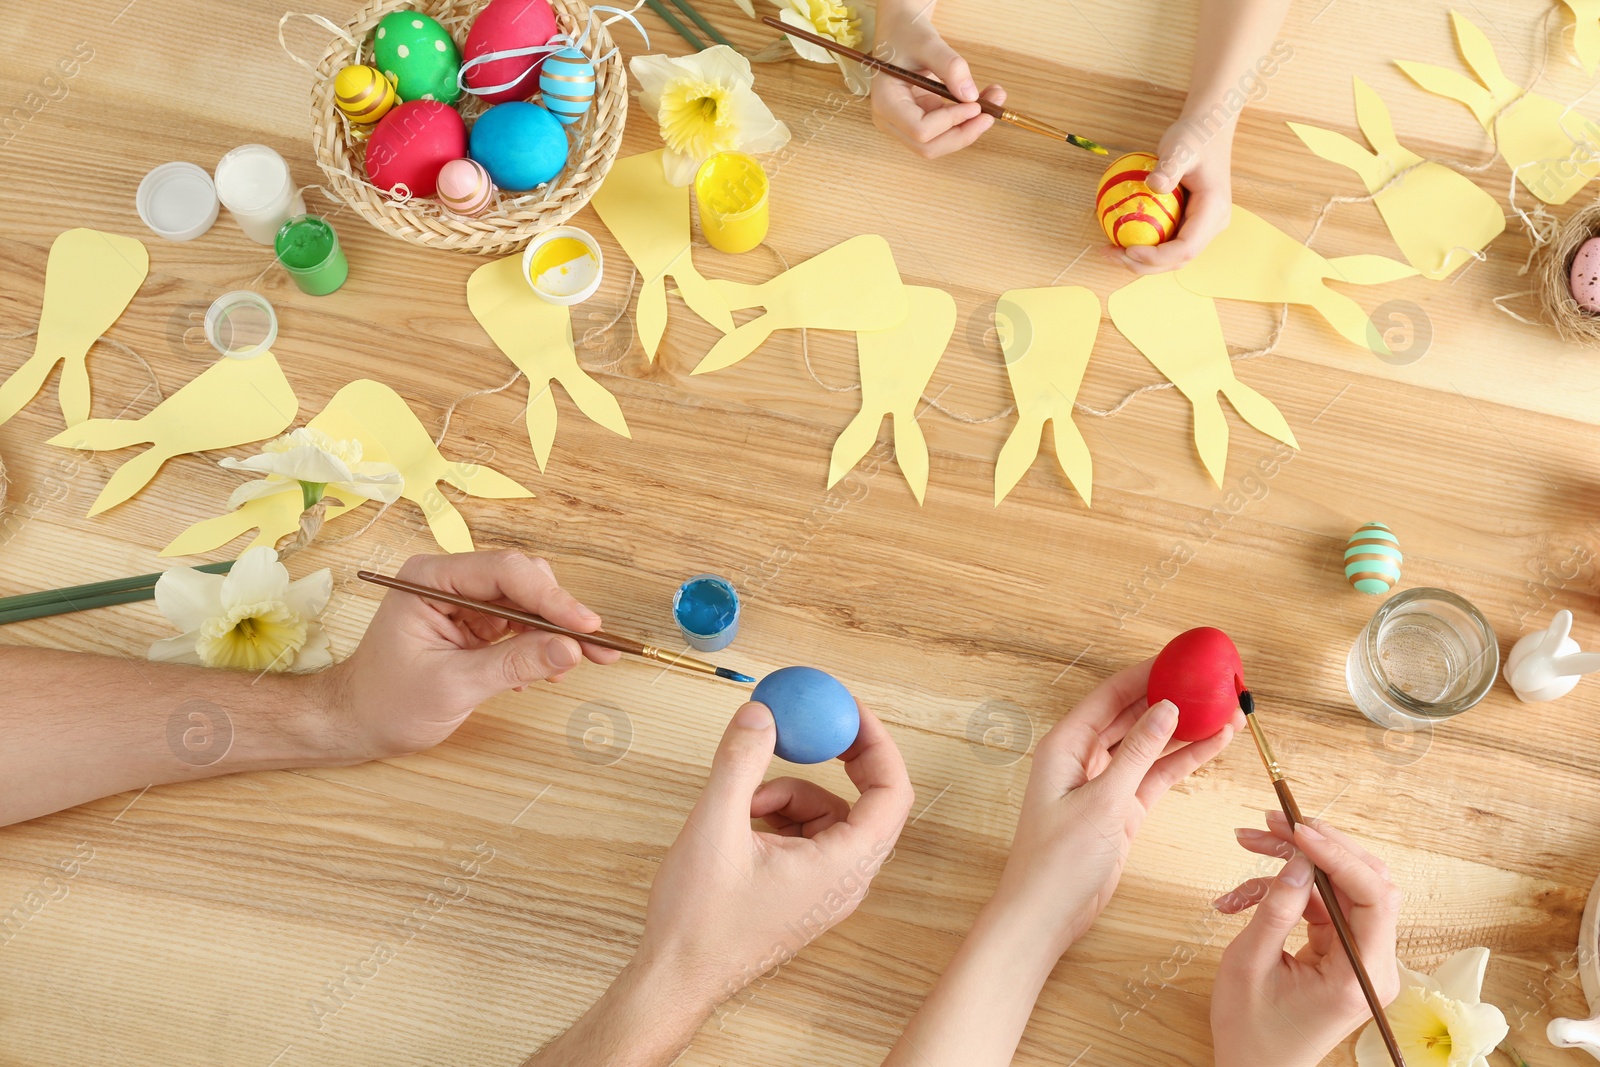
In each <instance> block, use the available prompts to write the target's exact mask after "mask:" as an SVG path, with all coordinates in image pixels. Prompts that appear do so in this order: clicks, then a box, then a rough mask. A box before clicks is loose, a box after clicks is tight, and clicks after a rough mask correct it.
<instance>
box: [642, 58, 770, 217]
mask: <svg viewBox="0 0 1600 1067" xmlns="http://www.w3.org/2000/svg"><path fill="white" fill-rule="evenodd" d="M628 69H629V70H631V71H633V76H634V77H635V78H638V79H639V86H640V92H639V105H640V106H641V107H643V108H644V109H645V110H646V111H648V112H650V114H652V115H654V116H655V117H656V122H657V123H659V124H660V126H661V139H662V140H663V141H664V142H666V145H667V151H666V156H665V166H666V172H667V180H668V181H669V182H671V183H672V184H673V185H688V184H689V183H690V182H692V181H694V175H695V172H696V171H697V170H699V169H700V164H702V163H704V162H705V161H706V160H707V159H709V158H711V157H712V156H714V155H716V154H717V153H718V152H735V151H737V152H775V151H777V150H778V149H780V148H782V147H783V146H784V145H786V144H788V143H789V127H787V126H785V125H784V124H783V123H782V122H779V121H778V119H777V118H776V117H774V116H773V114H772V112H771V111H769V110H768V109H767V105H766V104H763V103H762V102H761V98H760V97H759V96H757V95H756V94H755V90H754V89H753V88H752V86H754V85H755V80H756V79H755V75H754V74H752V73H750V61H749V60H747V59H745V57H744V56H741V55H740V54H739V53H738V52H735V51H734V50H733V49H731V48H729V47H728V46H726V45H720V44H719V45H717V46H716V47H714V48H707V49H706V50H705V51H703V52H697V53H695V54H694V55H688V56H677V57H674V56H634V57H633V59H632V60H631V61H630V62H629V63H628Z"/></svg>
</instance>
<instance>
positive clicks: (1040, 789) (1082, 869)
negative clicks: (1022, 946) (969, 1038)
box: [991, 660, 1244, 960]
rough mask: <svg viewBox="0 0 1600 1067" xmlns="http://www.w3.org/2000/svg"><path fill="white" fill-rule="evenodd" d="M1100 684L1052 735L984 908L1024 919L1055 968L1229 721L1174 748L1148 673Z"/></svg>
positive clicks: (1174, 718)
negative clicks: (1151, 700) (1151, 697)
mask: <svg viewBox="0 0 1600 1067" xmlns="http://www.w3.org/2000/svg"><path fill="white" fill-rule="evenodd" d="M1153 662H1155V661H1154V660H1145V661H1144V662H1143V663H1140V664H1138V665H1137V666H1134V667H1129V668H1128V669H1127V670H1124V671H1122V672H1121V673H1119V674H1116V675H1113V676H1112V677H1111V678H1109V679H1107V680H1106V681H1104V682H1102V683H1101V684H1100V685H1099V686H1098V687H1096V688H1095V690H1094V691H1093V692H1091V693H1090V694H1089V695H1088V696H1087V697H1085V698H1084V699H1083V701H1082V702H1081V703H1079V704H1078V706H1077V707H1075V708H1073V709H1072V710H1071V711H1070V712H1068V713H1067V714H1066V716H1065V717H1064V718H1062V720H1061V721H1060V722H1058V723H1056V725H1055V726H1053V727H1052V728H1051V729H1050V732H1049V733H1047V734H1045V735H1044V737H1043V738H1042V739H1041V740H1040V742H1039V746H1038V749H1037V750H1036V751H1035V752H1034V755H1033V773H1032V775H1031V776H1030V777H1029V779H1028V790H1027V793H1026V794H1025V795H1024V796H1023V800H1022V814H1021V816H1020V817H1019V818H1018V820H1017V832H1016V836H1015V838H1014V839H1013V840H1012V844H1011V858H1010V859H1009V860H1008V861H1007V862H1006V868H1005V873H1004V874H1002V875H1001V876H1000V885H999V888H998V889H996V890H995V900H994V903H993V904H991V907H1001V908H1005V909H1018V910H1020V912H1021V913H1023V914H1025V915H1028V916H1031V918H1032V922H1033V925H1034V928H1035V929H1036V930H1037V931H1038V933H1039V936H1040V938H1041V942H1040V943H1041V947H1042V949H1043V950H1044V951H1046V952H1047V953H1052V954H1053V955H1052V956H1051V958H1052V960H1053V959H1054V958H1055V957H1059V956H1060V955H1061V954H1062V953H1063V952H1065V951H1066V950H1067V947H1068V946H1069V945H1071V944H1072V943H1073V942H1074V941H1076V940H1077V939H1078V937H1079V936H1081V935H1082V934H1083V932H1084V931H1085V930H1087V929H1088V928H1089V926H1090V925H1091V924H1092V923H1093V922H1094V920H1095V919H1096V918H1097V917H1098V916H1099V914H1100V912H1101V911H1102V910H1103V909H1104V908H1105V906H1106V904H1107V903H1109V902H1110V900H1111V895H1112V893H1114V892H1115V891H1116V888H1117V881H1118V880H1119V879H1120V878H1121V877H1122V868H1123V865H1124V864H1125V863H1126V862H1127V858H1128V850H1129V848H1131V847H1132V845H1133V838H1134V835H1136V834H1137V833H1138V832H1139V827H1140V826H1142V825H1143V824H1144V820H1145V816H1146V815H1148V814H1149V813H1150V810H1151V809H1152V808H1154V807H1155V805H1156V802H1157V801H1159V800H1160V799H1161V798H1162V797H1163V796H1164V795H1165V794H1166V792H1167V790H1168V789H1171V788H1172V786H1173V785H1174V784H1176V783H1177V782H1180V781H1182V780H1183V779H1184V778H1186V777H1188V776H1189V775H1190V774H1192V773H1193V772H1194V771H1195V770H1196V769H1197V768H1199V767H1200V766H1202V765H1203V764H1205V763H1206V762H1207V761H1208V760H1210V759H1211V758H1212V757H1214V756H1216V755H1217V753H1219V752H1221V751H1222V750H1223V749H1224V748H1226V747H1228V743H1229V742H1230V741H1232V740H1233V736H1234V733H1235V732H1236V731H1237V730H1238V729H1239V728H1240V727H1242V726H1243V725H1244V715H1243V713H1242V712H1240V713H1238V714H1237V715H1236V717H1235V719H1234V721H1233V722H1231V723H1229V724H1228V725H1226V726H1224V727H1223V728H1222V729H1221V731H1219V732H1218V733H1216V734H1214V735H1213V736H1211V737H1209V738H1207V739H1206V740H1204V741H1196V742H1194V743H1193V744H1184V743H1182V742H1174V741H1173V740H1172V733H1173V731H1174V730H1176V729H1177V726H1178V709H1177V707H1176V706H1175V705H1174V704H1173V703H1172V702H1171V701H1167V700H1163V701H1161V702H1160V703H1159V704H1157V705H1155V706H1154V707H1147V702H1146V700H1145V689H1146V687H1147V686H1148V684H1149V681H1150V665H1151V664H1152V663H1153Z"/></svg>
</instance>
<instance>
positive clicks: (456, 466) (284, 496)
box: [161, 378, 533, 556]
mask: <svg viewBox="0 0 1600 1067" xmlns="http://www.w3.org/2000/svg"><path fill="white" fill-rule="evenodd" d="M307 425H309V426H311V427H312V428H313V429H317V430H321V431H322V432H324V433H326V434H328V435H329V436H330V437H334V438H337V439H339V440H356V441H360V442H361V454H362V458H363V459H365V460H370V461H373V462H377V463H392V464H394V465H395V467H397V468H398V469H399V471H400V476H401V477H402V478H403V479H404V480H405V488H404V489H402V490H401V492H400V495H401V496H402V497H404V498H405V499H407V500H410V501H412V502H413V503H415V504H416V505H418V506H419V507H421V508H422V513H423V515H424V516H425V517H426V518H427V520H428V527H429V529H430V530H431V531H432V533H433V537H434V540H436V541H437V542H439V547H440V548H443V549H444V550H445V551H446V552H471V551H472V533H471V531H469V530H468V529H467V523H466V520H465V519H463V518H462V517H461V513H460V512H459V511H457V510H456V507H455V505H454V504H452V503H450V501H448V500H446V499H445V497H444V494H443V493H441V492H440V491H439V483H440V482H448V483H449V484H451V485H453V486H455V487H456V488H457V489H459V490H461V491H462V492H464V493H467V494H469V495H471V496H476V497H485V498H489V499H497V500H502V499H523V498H528V497H531V496H533V494H532V493H531V492H529V491H528V490H527V489H525V488H524V487H523V486H521V485H519V484H517V483H516V482H514V481H512V480H511V479H510V478H507V477H506V476H505V475H504V474H501V473H500V472H499V471H497V470H494V469H493V468H491V467H488V466H485V465H483V464H479V463H476V462H474V461H471V460H457V461H451V460H447V459H445V458H444V456H443V455H442V454H441V453H440V452H439V449H438V447H437V446H436V445H434V443H433V438H432V437H431V436H430V435H429V434H428V431H427V430H426V429H425V428H424V427H423V425H422V423H421V422H420V421H419V420H418V419H417V416H416V413H415V412H413V411H412V410H411V408H410V406H409V405H407V404H406V402H405V400H404V399H403V398H402V397H401V396H400V394H399V393H396V392H395V391H394V390H393V389H391V388H389V387H388V386H387V385H384V384H382V383H380V382H375V381H372V380H370V379H366V378H363V379H360V380H358V381H354V382H351V383H350V384H349V385H346V386H345V387H344V388H343V389H340V390H339V391H338V392H337V393H335V394H334V396H333V399H332V400H330V401H328V406H327V407H325V408H323V409H322V411H321V412H320V413H319V414H318V415H317V416H316V417H315V418H313V419H312V420H311V421H310V422H309V423H308V424H307ZM339 492H340V494H341V496H340V502H339V504H337V505H332V506H330V507H329V508H328V511H327V514H326V515H325V516H324V521H331V520H332V519H335V518H337V517H338V516H340V515H343V514H345V513H346V512H348V511H352V510H354V509H355V508H358V507H360V506H362V505H363V504H365V503H366V502H367V501H366V499H365V498H362V497H359V496H354V497H353V498H352V499H350V500H345V499H344V498H343V496H344V495H348V494H349V491H348V490H345V489H341V490H340V491H339ZM300 510H301V500H300V497H299V495H298V494H295V493H273V494H271V495H270V496H264V497H258V498H257V499H255V500H250V501H247V502H245V503H244V504H242V505H240V506H239V507H238V508H237V509H236V510H234V511H232V512H230V513H228V514H226V515H220V516H218V517H216V518H214V519H206V520H205V521H203V522H198V523H195V524H194V525H193V526H191V527H189V528H188V529H187V530H185V531H184V532H183V533H181V534H179V535H178V536H177V537H176V538H175V539H174V540H173V542H172V543H171V544H170V545H168V546H167V547H166V548H164V549H162V550H161V554H162V555H163V556H192V555H196V554H199V553H202V552H209V551H211V550H212V549H214V548H220V547H221V546H222V545H225V544H227V543H228V542H229V541H232V540H233V539H234V538H235V537H238V536H239V535H240V534H243V533H246V532H248V531H250V530H255V531H257V533H256V536H255V538H254V540H252V541H251V542H250V544H249V545H248V546H246V547H247V548H254V547H256V546H257V545H276V544H277V543H278V542H279V541H280V540H282V539H283V538H284V537H286V536H288V535H289V534H292V533H294V532H295V531H296V530H297V529H298V528H299V525H300Z"/></svg>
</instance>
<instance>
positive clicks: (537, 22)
mask: <svg viewBox="0 0 1600 1067" xmlns="http://www.w3.org/2000/svg"><path fill="white" fill-rule="evenodd" d="M558 32H560V27H559V26H557V25H556V13H555V12H554V11H553V10H552V9H551V7H550V0H490V3H489V6H488V7H486V8H484V9H483V10H482V11H481V12H479V13H478V17H477V18H475V19H473V20H472V29H470V30H468V31H467V46H466V47H465V48H463V49H462V50H461V62H462V65H463V66H465V65H466V64H467V63H468V62H470V61H472V60H473V59H476V58H477V57H479V56H483V55H488V54H489V53H490V52H509V51H512V50H514V49H518V48H537V47H539V46H540V45H543V44H549V43H550V38H552V37H554V36H555V35H556V34H557V33H558ZM544 60H545V57H544V56H543V55H534V56H511V57H508V58H506V59H495V60H491V61H489V62H488V63H479V64H477V65H476V66H473V67H471V68H469V69H468V70H467V73H466V74H465V75H464V76H463V77H462V79H461V80H462V83H463V84H465V85H466V87H467V88H468V89H471V90H474V92H475V93H476V90H477V89H479V88H482V87H487V86H490V85H505V84H506V83H507V82H514V84H512V85H511V87H510V88H508V89H502V90H500V91H499V92H497V93H476V95H477V96H478V97H479V98H480V99H482V100H484V101H485V102H487V103H490V104H504V103H506V102H507V101H510V100H526V99H528V97H530V96H532V95H533V94H534V93H536V92H538V91H539V68H540V67H542V66H543V65H544Z"/></svg>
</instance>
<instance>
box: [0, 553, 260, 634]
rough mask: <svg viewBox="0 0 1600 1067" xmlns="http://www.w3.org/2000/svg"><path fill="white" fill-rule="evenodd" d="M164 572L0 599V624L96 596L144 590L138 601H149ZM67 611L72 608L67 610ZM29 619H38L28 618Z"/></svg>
mask: <svg viewBox="0 0 1600 1067" xmlns="http://www.w3.org/2000/svg"><path fill="white" fill-rule="evenodd" d="M232 566H233V560H231V559H227V560H223V561H222V562H220V563H203V564H201V565H200V566H198V567H196V568H194V569H195V570H197V571H203V572H204V573H206V574H226V573H227V572H228V570H229V568H231V567H232ZM161 574H162V572H160V571H157V572H156V573H154V574H140V575H136V576H135V577H132V578H113V579H111V580H110V581H104V582H89V583H88V584H86V585H69V586H66V587H65V588H62V589H45V590H42V591H40V592H37V593H19V594H17V595H16V596H8V597H0V621H14V620H12V619H11V618H10V615H11V613H13V612H16V611H19V610H25V609H31V608H36V607H41V606H55V605H70V604H72V603H82V602H84V601H86V600H90V599H93V598H95V597H100V596H105V595H107V594H112V593H127V592H134V591H139V590H143V591H144V592H145V594H146V595H145V596H144V597H142V598H139V599H145V600H148V599H149V598H150V597H153V596H155V588H156V582H157V581H159V580H160V579H161ZM63 610H65V611H72V610H74V609H73V608H71V607H70V606H69V607H65V608H63ZM43 614H46V615H54V614H58V612H54V611H47V612H44V613H43ZM27 618H38V616H37V615H29V616H27Z"/></svg>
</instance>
